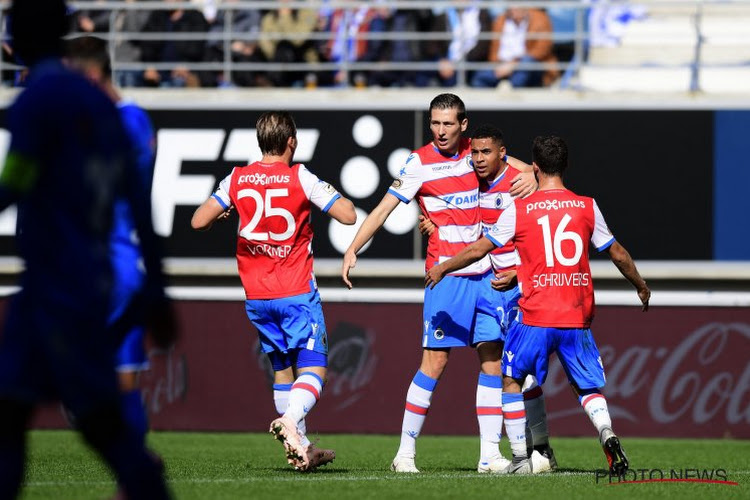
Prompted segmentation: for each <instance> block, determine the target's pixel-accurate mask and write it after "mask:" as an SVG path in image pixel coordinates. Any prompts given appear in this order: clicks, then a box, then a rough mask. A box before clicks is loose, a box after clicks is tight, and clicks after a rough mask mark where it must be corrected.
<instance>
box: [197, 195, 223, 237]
mask: <svg viewBox="0 0 750 500" xmlns="http://www.w3.org/2000/svg"><path fill="white" fill-rule="evenodd" d="M224 212H225V210H224V207H222V206H221V205H220V204H219V202H218V201H216V198H214V197H213V196H212V197H211V198H209V199H207V200H206V201H204V202H203V204H202V205H201V206H199V207H198V209H197V210H196V211H195V213H194V214H193V218H192V219H191V220H190V226H191V227H192V228H193V229H195V230H196V231H206V230H207V229H211V226H212V225H213V223H214V222H215V221H216V219H218V218H219V217H221V216H222V215H223V214H224Z"/></svg>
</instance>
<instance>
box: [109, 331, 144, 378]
mask: <svg viewBox="0 0 750 500" xmlns="http://www.w3.org/2000/svg"><path fill="white" fill-rule="evenodd" d="M145 336H146V329H145V328H144V327H142V326H137V327H135V328H133V329H132V330H130V332H128V334H127V335H126V336H125V338H124V339H123V340H122V342H121V343H120V345H119V347H118V348H117V356H116V357H115V368H116V369H117V371H118V372H134V371H141V370H146V369H148V356H147V355H146V346H145V344H144V342H145Z"/></svg>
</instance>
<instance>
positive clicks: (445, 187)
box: [342, 94, 536, 473]
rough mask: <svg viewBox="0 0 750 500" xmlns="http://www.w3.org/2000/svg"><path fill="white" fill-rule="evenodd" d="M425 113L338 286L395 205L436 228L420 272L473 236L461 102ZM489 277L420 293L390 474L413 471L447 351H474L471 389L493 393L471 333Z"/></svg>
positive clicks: (444, 100) (488, 357)
mask: <svg viewBox="0 0 750 500" xmlns="http://www.w3.org/2000/svg"><path fill="white" fill-rule="evenodd" d="M429 114H430V130H431V131H432V135H433V140H432V142H430V143H429V144H427V145H425V146H423V147H421V148H419V149H417V150H416V151H414V152H412V154H411V155H409V157H408V158H407V160H406V162H405V163H404V165H403V166H402V168H401V171H400V175H399V177H398V178H397V179H396V180H395V181H394V182H393V184H392V185H391V187H390V189H389V190H388V192H387V193H386V195H385V196H384V197H383V200H382V201H381V202H380V204H379V205H378V206H377V207H375V209H374V210H373V211H372V213H370V215H368V216H367V218H366V219H365V221H364V222H363V224H362V226H361V227H360V228H359V230H358V231H357V234H356V235H355V237H354V240H353V241H352V243H351V245H350V246H349V248H348V249H347V251H346V252H345V254H344V261H343V266H342V279H343V280H344V283H345V284H346V285H347V286H348V287H349V288H351V287H352V284H351V281H350V280H349V272H350V270H351V269H352V268H353V267H354V266H355V265H356V262H357V256H356V255H357V252H358V251H359V250H360V249H361V248H362V247H363V246H364V245H365V244H366V243H367V242H368V241H369V240H370V239H371V238H372V237H373V236H374V235H375V233H376V232H377V231H378V230H379V229H380V227H382V225H383V224H384V223H385V220H386V219H387V218H388V216H389V215H390V214H391V212H392V211H393V210H394V209H395V208H396V206H398V204H399V203H402V202H403V203H409V202H410V201H411V200H412V199H414V198H416V199H417V203H418V204H419V206H420V208H421V210H422V212H423V213H425V214H427V215H428V216H429V217H430V218H431V219H432V220H434V221H435V223H436V224H437V225H438V226H439V227H440V230H438V231H435V232H434V233H433V234H432V235H431V236H430V239H429V241H428V245H427V260H426V263H425V267H426V269H427V270H429V269H431V268H432V267H433V266H435V265H437V264H438V263H440V262H444V261H446V260H448V259H449V258H451V257H452V256H453V255H455V254H456V253H458V252H459V251H460V250H461V249H463V248H464V247H466V245H468V244H469V243H472V242H474V241H476V240H477V239H478V238H479V237H480V236H481V213H480V210H479V182H478V180H477V177H476V175H475V174H474V170H473V167H472V165H471V151H470V141H469V139H466V138H463V137H462V134H463V132H465V131H466V128H467V126H468V119H467V118H466V108H465V106H464V103H463V101H462V100H461V99H460V98H459V97H458V96H456V95H455V94H440V95H438V96H437V97H435V98H434V99H433V100H432V102H431V103H430V108H429ZM514 180H515V181H517V182H516V184H517V185H516V187H515V189H516V190H518V191H519V192H520V193H521V194H525V193H526V192H527V191H531V190H532V189H534V188H536V182H535V181H534V180H533V175H532V174H531V173H530V172H529V173H528V174H527V176H525V177H522V178H520V181H519V179H514ZM489 272H490V262H489V259H488V258H485V259H483V260H480V261H478V262H476V263H473V264H472V265H470V266H467V267H465V268H463V269H456V270H455V272H454V273H453V274H452V275H451V276H449V277H448V279H449V281H450V282H451V284H450V286H449V287H446V288H445V289H443V290H439V291H437V292H434V291H432V290H426V291H425V302H424V313H423V331H422V348H423V353H422V361H421V363H420V367H419V370H418V371H417V373H416V375H415V376H414V378H413V380H412V382H411V384H410V386H409V390H408V392H407V395H406V407H405V411H404V419H403V425H402V429H401V444H400V446H399V450H398V452H397V454H396V457H395V459H394V460H393V462H392V464H391V469H392V470H393V471H395V472H406V473H417V472H419V470H418V469H417V467H416V465H415V462H414V457H415V455H416V439H417V437H418V436H419V433H420V432H421V429H422V425H423V424H424V420H425V417H426V415H427V411H428V410H429V407H430V402H431V400H432V394H433V392H434V390H435V387H436V386H437V383H438V380H439V378H440V376H441V375H442V374H443V371H444V370H445V366H446V364H447V362H448V356H449V353H450V350H451V348H453V347H464V346H476V347H477V352H478V354H479V359H480V364H481V366H482V374H480V382H479V384H480V385H482V384H483V382H485V384H484V385H485V386H487V387H488V388H489V389H499V388H500V386H499V384H500V379H499V377H493V376H492V374H491V373H490V372H489V371H487V366H489V365H491V364H492V363H493V362H494V363H498V362H499V359H493V357H494V358H498V356H499V353H496V352H495V351H496V349H487V345H488V342H486V341H487V340H494V339H485V338H482V337H481V336H479V335H477V333H478V332H480V330H479V329H475V328H474V325H475V322H476V321H478V320H479V317H480V316H482V315H483V316H485V317H486V318H487V319H488V320H489V321H492V322H495V319H494V311H489V312H487V311H482V310H480V309H479V301H480V297H481V296H482V295H483V294H484V293H485V291H484V290H485V288H484V286H485V284H486V281H485V280H484V278H485V277H486V276H488V274H489ZM456 297H461V300H456ZM482 331H484V330H482ZM495 334H496V332H492V335H495ZM483 375H484V378H483V377H482V376H483ZM498 375H499V373H498ZM490 386H497V387H490ZM486 410H487V412H490V413H492V414H494V413H496V412H500V411H501V408H500V407H499V405H496V406H494V407H489V406H488V407H487V408H486ZM499 430H500V427H499V426H498V429H497V431H498V432H499ZM498 455H499V451H498Z"/></svg>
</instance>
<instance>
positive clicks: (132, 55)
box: [111, 0, 151, 87]
mask: <svg viewBox="0 0 750 500" xmlns="http://www.w3.org/2000/svg"><path fill="white" fill-rule="evenodd" d="M142 1H145V0H125V2H126V3H129V4H132V3H135V2H142ZM150 12H151V11H148V10H138V9H123V10H120V11H118V12H117V14H115V20H114V23H113V25H112V35H113V38H112V41H111V43H114V53H115V57H114V61H115V63H116V64H117V65H119V64H121V63H138V62H140V61H141V46H140V43H139V42H138V41H134V40H132V39H131V38H130V36H123V35H121V34H120V33H139V32H141V31H143V28H144V26H145V25H146V21H148V18H149V15H150ZM115 67H117V66H115ZM114 80H115V81H116V82H117V85H118V86H120V87H141V86H142V85H143V71H138V70H133V69H126V70H116V71H115V74H114Z"/></svg>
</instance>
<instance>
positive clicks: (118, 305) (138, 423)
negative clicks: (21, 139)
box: [65, 36, 156, 440]
mask: <svg viewBox="0 0 750 500" xmlns="http://www.w3.org/2000/svg"><path fill="white" fill-rule="evenodd" d="M65 59H66V63H67V64H68V66H70V67H72V68H74V69H76V70H78V71H80V72H81V73H82V74H83V75H84V76H85V77H86V78H88V79H89V80H90V81H92V82H93V83H94V84H96V85H97V86H98V87H99V88H101V90H102V91H103V92H104V93H106V94H107V95H108V96H109V97H110V98H111V99H112V101H113V102H114V103H115V104H116V105H117V109H118V111H119V112H120V116H121V117H122V122H123V125H124V126H125V132H126V133H127V134H128V137H129V138H130V141H131V143H132V145H133V147H134V149H135V154H136V160H137V163H136V166H137V170H136V175H137V176H138V178H139V182H140V183H141V185H142V186H143V188H144V189H143V196H148V198H149V199H150V198H151V184H152V180H153V172H154V160H155V156H156V138H155V136H154V130H153V127H152V126H151V120H150V119H149V117H148V115H147V114H146V112H145V111H144V110H143V109H141V108H140V107H138V106H137V105H136V104H135V103H133V102H130V101H126V100H123V99H122V98H121V96H120V94H119V92H118V91H117V89H115V87H114V85H113V83H112V65H111V62H110V59H109V53H108V52H107V43H106V42H105V41H104V40H102V39H100V38H97V37H93V36H84V37H80V38H75V39H73V40H71V41H69V42H68V44H67V48H66V54H65ZM111 255H112V265H113V271H114V287H113V293H112V303H111V304H110V316H109V323H110V325H111V326H112V328H113V330H114V333H115V335H117V337H118V340H120V339H121V341H120V343H119V347H118V349H117V358H116V360H115V367H116V369H117V377H118V382H119V385H120V391H121V392H122V405H123V411H124V415H125V420H126V422H127V424H128V425H129V426H130V427H131V429H132V430H133V431H134V432H135V433H136V434H137V435H138V437H139V438H140V439H141V440H144V439H145V436H146V432H147V431H148V419H147V416H146V410H145V408H144V406H143V400H142V397H141V391H140V389H139V385H138V374H139V372H140V371H142V370H145V369H147V368H148V357H147V355H146V349H145V343H144V342H145V334H146V329H145V326H144V324H143V320H142V317H141V316H140V315H138V314H133V313H134V311H131V310H130V307H131V306H132V304H133V302H134V300H136V299H137V297H138V294H139V293H140V291H141V289H142V288H143V285H144V283H145V281H146V276H145V269H144V268H143V261H142V257H143V256H142V253H141V249H140V245H139V242H138V234H137V230H136V227H135V221H134V220H133V214H132V212H131V209H130V206H129V205H128V202H127V200H126V199H118V200H116V201H115V220H114V227H113V228H112V237H111Z"/></svg>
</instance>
